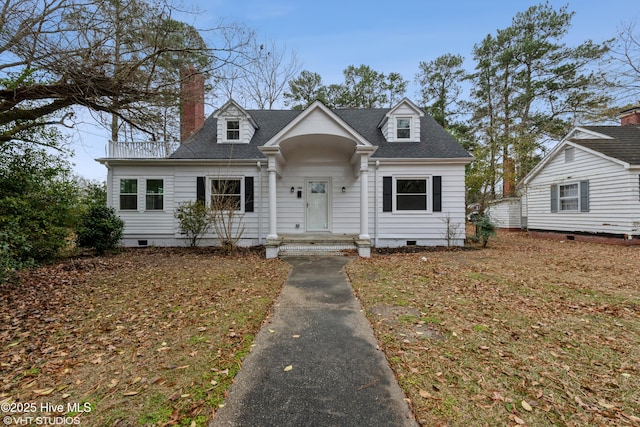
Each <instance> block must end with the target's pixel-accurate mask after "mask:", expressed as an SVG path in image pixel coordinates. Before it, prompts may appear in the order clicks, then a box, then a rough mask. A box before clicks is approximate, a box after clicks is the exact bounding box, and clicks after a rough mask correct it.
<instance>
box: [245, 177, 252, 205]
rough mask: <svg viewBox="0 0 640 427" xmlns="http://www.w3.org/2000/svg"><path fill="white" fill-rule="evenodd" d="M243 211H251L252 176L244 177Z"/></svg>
mask: <svg viewBox="0 0 640 427" xmlns="http://www.w3.org/2000/svg"><path fill="white" fill-rule="evenodd" d="M244 211H245V212H253V177H252V176H245V177H244Z"/></svg>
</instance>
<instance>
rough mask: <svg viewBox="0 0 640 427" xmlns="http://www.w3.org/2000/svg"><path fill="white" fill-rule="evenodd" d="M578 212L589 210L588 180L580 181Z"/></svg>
mask: <svg viewBox="0 0 640 427" xmlns="http://www.w3.org/2000/svg"><path fill="white" fill-rule="evenodd" d="M580 212H589V181H580Z"/></svg>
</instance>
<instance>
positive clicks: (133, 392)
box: [122, 391, 138, 396]
mask: <svg viewBox="0 0 640 427" xmlns="http://www.w3.org/2000/svg"><path fill="white" fill-rule="evenodd" d="M136 394H138V392H137V391H127V392H124V393H122V395H123V396H135V395H136Z"/></svg>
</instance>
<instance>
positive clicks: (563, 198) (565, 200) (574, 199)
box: [558, 183, 580, 212]
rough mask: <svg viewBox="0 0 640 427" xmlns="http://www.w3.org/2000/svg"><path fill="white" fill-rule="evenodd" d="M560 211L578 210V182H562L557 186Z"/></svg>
mask: <svg viewBox="0 0 640 427" xmlns="http://www.w3.org/2000/svg"><path fill="white" fill-rule="evenodd" d="M558 189H559V192H560V194H559V196H560V197H559V200H560V211H561V212H566V211H576V212H577V211H578V208H579V207H580V188H579V186H578V183H575V184H562V185H559V186H558Z"/></svg>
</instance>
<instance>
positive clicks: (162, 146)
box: [107, 141, 180, 159]
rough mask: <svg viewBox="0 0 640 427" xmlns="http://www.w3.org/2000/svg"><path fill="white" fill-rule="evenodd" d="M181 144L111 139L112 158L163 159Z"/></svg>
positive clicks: (108, 151)
mask: <svg viewBox="0 0 640 427" xmlns="http://www.w3.org/2000/svg"><path fill="white" fill-rule="evenodd" d="M179 145H180V143H179V142H177V141H109V144H108V146H107V157H108V158H110V159H162V158H165V157H169V156H170V155H171V153H173V152H174V151H176V149H177V148H178V146H179Z"/></svg>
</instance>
